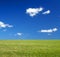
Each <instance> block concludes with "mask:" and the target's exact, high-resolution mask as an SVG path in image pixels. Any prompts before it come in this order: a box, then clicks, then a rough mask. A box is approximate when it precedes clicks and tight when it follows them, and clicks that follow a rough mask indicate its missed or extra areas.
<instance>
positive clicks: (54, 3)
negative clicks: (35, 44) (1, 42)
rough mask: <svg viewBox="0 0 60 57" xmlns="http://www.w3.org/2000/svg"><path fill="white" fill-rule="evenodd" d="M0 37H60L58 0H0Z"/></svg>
mask: <svg viewBox="0 0 60 57" xmlns="http://www.w3.org/2000/svg"><path fill="white" fill-rule="evenodd" d="M0 39H12V40H13V39H60V0H0Z"/></svg>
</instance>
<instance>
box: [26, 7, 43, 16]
mask: <svg viewBox="0 0 60 57" xmlns="http://www.w3.org/2000/svg"><path fill="white" fill-rule="evenodd" d="M42 10H43V8H42V7H40V8H28V9H26V13H27V14H29V15H30V16H31V17H33V16H35V15H37V14H38V13H39V12H41V11H42Z"/></svg>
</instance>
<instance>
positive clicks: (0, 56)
mask: <svg viewBox="0 0 60 57" xmlns="http://www.w3.org/2000/svg"><path fill="white" fill-rule="evenodd" d="M0 57H60V40H0Z"/></svg>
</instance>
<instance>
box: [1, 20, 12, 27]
mask: <svg viewBox="0 0 60 57" xmlns="http://www.w3.org/2000/svg"><path fill="white" fill-rule="evenodd" d="M6 27H13V26H12V25H10V24H5V23H4V22H2V21H0V28H6Z"/></svg>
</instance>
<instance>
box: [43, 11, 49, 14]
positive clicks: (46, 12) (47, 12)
mask: <svg viewBox="0 0 60 57" xmlns="http://www.w3.org/2000/svg"><path fill="white" fill-rule="evenodd" d="M42 14H50V10H47V11H45V12H43V13H42Z"/></svg>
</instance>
